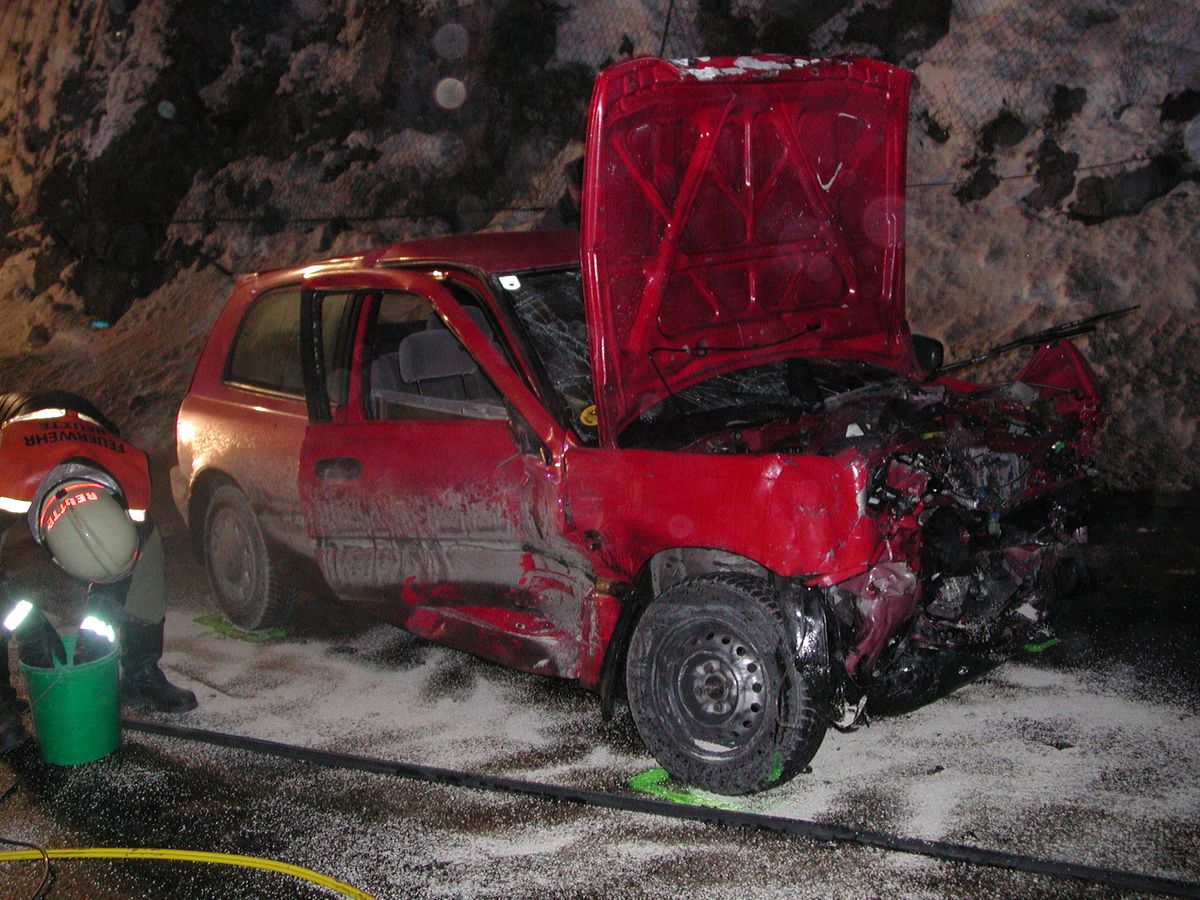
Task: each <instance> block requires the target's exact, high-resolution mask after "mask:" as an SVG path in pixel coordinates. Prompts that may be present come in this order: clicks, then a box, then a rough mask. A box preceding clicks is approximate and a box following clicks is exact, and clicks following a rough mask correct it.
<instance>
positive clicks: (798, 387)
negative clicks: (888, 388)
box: [498, 268, 897, 449]
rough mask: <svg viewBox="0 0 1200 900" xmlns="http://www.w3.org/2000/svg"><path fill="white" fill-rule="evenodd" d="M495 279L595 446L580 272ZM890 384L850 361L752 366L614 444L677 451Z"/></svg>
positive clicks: (684, 397) (682, 398)
mask: <svg viewBox="0 0 1200 900" xmlns="http://www.w3.org/2000/svg"><path fill="white" fill-rule="evenodd" d="M498 281H499V284H500V287H501V289H502V291H503V293H504V294H505V295H507V297H508V299H509V302H510V303H511V304H512V309H513V311H514V312H515V313H516V314H517V318H518V319H519V320H520V321H521V324H522V325H523V326H524V329H525V333H526V336H527V338H528V340H529V343H530V345H531V346H532V349H533V351H534V353H535V354H536V356H537V359H538V361H539V363H540V365H541V367H542V369H543V374H544V376H545V379H546V381H547V382H548V383H549V385H550V387H551V388H552V389H553V391H554V393H555V395H556V399H557V400H558V402H559V403H560V404H561V406H562V408H563V409H564V410H565V414H566V415H567V416H569V420H570V422H571V424H572V426H573V427H574V429H575V431H576V433H577V434H579V435H580V437H582V438H583V439H584V440H585V441H587V442H589V443H590V442H594V441H595V440H596V428H595V424H596V419H595V414H596V412H595V406H594V403H595V399H594V395H593V386H592V369H591V360H590V356H589V353H588V339H587V325H586V321H585V318H584V308H583V280H582V277H581V275H580V271H579V269H578V268H570V269H557V270H551V271H537V272H521V273H519V274H514V275H502V276H500V278H499V279H498ZM896 379H897V375H896V373H895V372H894V371H893V370H891V369H888V368H885V367H882V366H877V365H874V364H872V363H867V362H862V361H860V360H852V359H807V358H806V359H788V360H783V361H780V362H774V363H767V364H765V365H758V366H751V367H748V368H745V369H739V370H737V371H734V372H728V373H726V374H723V375H719V376H717V377H715V378H710V379H708V380H707V381H702V382H701V383H699V384H695V385H692V386H691V387H687V388H684V389H683V390H680V391H677V392H675V393H674V394H672V395H671V396H669V397H667V398H666V399H664V400H662V401H661V402H659V403H656V404H655V405H654V406H652V407H650V408H649V409H647V410H646V411H645V412H643V413H642V414H641V415H640V416H638V418H637V419H636V420H634V422H632V423H631V424H630V425H629V427H628V428H626V429H625V431H624V432H623V433H622V434H621V436H620V438H619V443H620V445H621V446H622V447H648V448H649V447H653V448H662V449H668V448H671V447H679V446H683V445H684V444H687V443H689V442H690V441H692V440H694V439H695V437H696V436H697V435H698V434H701V433H704V432H706V431H710V430H718V429H721V428H725V427H730V426H733V425H738V424H749V423H753V422H761V421H765V420H768V419H771V418H779V417H787V416H790V415H799V414H801V413H813V412H820V411H821V410H822V408H823V406H824V404H825V403H826V402H827V401H829V400H831V399H832V398H835V397H844V396H845V395H846V394H848V393H850V392H854V391H860V390H875V389H877V388H878V387H879V386H880V385H882V384H884V383H887V382H892V381H895V380H896Z"/></svg>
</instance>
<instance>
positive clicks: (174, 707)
mask: <svg viewBox="0 0 1200 900" xmlns="http://www.w3.org/2000/svg"><path fill="white" fill-rule="evenodd" d="M162 652H163V623H162V622H159V623H158V624H157V625H148V624H146V623H145V622H139V621H138V620H137V619H126V620H125V623H124V624H123V626H122V628H121V699H122V700H123V701H124V702H126V703H128V704H129V705H130V706H134V707H139V708H149V709H153V710H156V711H158V712H172V713H178V712H187V711H188V710H189V709H195V708H196V695H195V694H193V693H192V692H191V691H189V690H187V689H186V688H181V687H176V686H175V685H173V684H171V682H169V681H167V676H166V675H164V674H163V671H162V669H160V668H159V667H158V661H159V659H160V658H161V657H162Z"/></svg>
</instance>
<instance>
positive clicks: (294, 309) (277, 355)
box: [225, 288, 304, 397]
mask: <svg viewBox="0 0 1200 900" xmlns="http://www.w3.org/2000/svg"><path fill="white" fill-rule="evenodd" d="M225 380H226V381H234V382H237V383H238V384H246V385H251V386H253V387H259V388H265V389H267V390H272V391H279V392H280V393H284V394H294V395H296V396H298V397H303V396H304V380H303V378H302V377H301V375H300V291H299V290H296V289H293V288H285V289H283V290H279V291H273V292H271V293H269V294H264V295H263V296H261V297H259V298H258V299H257V300H255V301H254V303H253V304H252V305H251V306H250V308H249V309H248V310H247V311H246V317H245V318H244V319H242V325H241V328H239V329H238V335H237V338H236V340H235V341H234V344H233V350H232V352H231V353H230V354H229V363H228V365H227V366H226V369H225Z"/></svg>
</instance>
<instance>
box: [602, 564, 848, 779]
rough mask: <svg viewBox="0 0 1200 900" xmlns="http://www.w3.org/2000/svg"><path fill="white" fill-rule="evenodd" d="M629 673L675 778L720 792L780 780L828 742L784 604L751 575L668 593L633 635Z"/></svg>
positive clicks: (639, 715)
mask: <svg viewBox="0 0 1200 900" xmlns="http://www.w3.org/2000/svg"><path fill="white" fill-rule="evenodd" d="M625 675H626V689H627V693H628V696H629V707H630V710H631V712H632V713H633V719H634V722H635V723H636V725H637V728H638V732H639V733H640V734H641V736H642V740H643V741H644V742H645V743H646V746H647V748H648V749H649V750H650V752H651V753H653V754H654V756H655V758H656V759H657V760H658V761H659V763H660V764H661V765H662V766H663V768H665V769H666V770H667V772H669V773H670V774H671V775H672V776H673V777H675V778H677V779H679V780H680V781H684V782H687V783H688V784H691V785H695V786H697V787H701V788H705V789H707V790H710V791H714V792H716V793H720V794H749V793H753V792H755V791H760V790H763V789H765V788H769V787H773V786H774V785H777V784H782V783H783V782H785V781H787V780H788V779H790V778H792V777H793V776H794V775H796V774H797V773H798V772H800V771H801V770H803V769H804V767H805V766H807V765H808V762H809V760H811V759H812V757H813V755H814V754H815V753H816V752H817V748H818V747H820V745H821V741H822V739H823V738H824V736H825V730H826V727H827V721H826V715H825V713H824V710H823V709H821V708H819V704H818V703H817V701H816V694H817V690H816V685H814V684H810V683H809V682H808V681H807V680H806V679H805V677H804V676H803V675H802V673H801V671H800V670H799V669H798V667H797V665H796V659H795V651H794V650H793V649H792V646H791V641H790V640H789V634H788V629H787V625H786V621H785V616H784V612H783V608H782V606H781V604H780V602H779V598H778V596H777V595H776V593H775V592H774V591H773V590H772V589H771V588H770V587H769V586H768V585H766V584H765V583H763V582H762V581H761V580H760V579H758V578H754V577H752V576H749V575H740V574H732V573H718V574H712V575H701V576H698V577H696V578H690V579H688V580H686V581H682V582H680V583H678V584H676V585H674V586H672V587H670V588H668V589H667V590H666V591H664V592H663V593H662V594H661V595H660V596H659V597H658V598H657V599H656V600H655V601H654V602H653V603H652V604H650V606H649V608H648V609H647V610H646V612H645V614H644V615H643V616H642V618H641V620H640V621H639V622H638V625H637V627H636V628H635V630H634V633H633V638H632V640H631V641H630V646H629V653H628V656H627V660H626V669H625Z"/></svg>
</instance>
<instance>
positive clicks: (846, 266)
mask: <svg viewBox="0 0 1200 900" xmlns="http://www.w3.org/2000/svg"><path fill="white" fill-rule="evenodd" d="M908 85H909V74H908V73H907V72H905V71H904V70H902V69H898V68H895V67H893V66H889V65H886V64H884V63H879V62H876V61H873V60H866V59H857V58H854V59H846V60H837V61H820V62H817V61H810V60H797V59H793V58H788V57H759V58H755V59H744V58H743V59H725V60H706V61H703V62H700V63H691V62H690V61H689V63H686V64H685V63H669V62H666V61H663V60H659V59H655V58H645V57H643V58H637V59H633V60H630V61H628V62H625V63H622V64H619V65H615V66H612V67H610V68H608V69H606V70H605V71H604V72H602V73H601V75H600V76H599V78H598V79H597V81H596V87H595V90H594V92H593V96H592V107H591V113H590V121H589V131H588V154H587V169H586V173H585V181H586V183H585V186H584V191H585V195H584V196H585V198H586V202H585V203H584V208H583V247H584V250H583V253H584V278H585V292H586V295H587V309H588V316H589V319H590V322H589V325H590V329H591V331H592V334H593V335H594V337H595V342H594V345H593V352H594V362H593V368H594V373H595V382H596V386H597V391H596V398H597V407H598V412H599V418H600V435H601V441H602V442H603V443H605V444H606V445H610V446H611V445H612V444H613V443H614V442H615V440H616V436H617V435H619V434H620V432H621V431H622V430H623V429H624V428H625V426H626V425H628V424H629V422H630V421H631V420H632V419H633V418H634V417H635V416H637V415H638V414H639V413H641V412H642V411H643V410H645V409H646V408H647V407H649V406H651V405H653V404H654V403H656V402H658V401H659V400H661V399H662V398H663V397H664V396H666V395H667V394H668V393H670V392H674V391H678V390H679V389H680V388H682V387H686V386H687V385H690V384H695V383H696V382H698V381H701V380H703V379H706V378H710V377H712V376H714V375H718V374H720V373H721V372H724V371H730V370H732V369H736V368H742V367H744V366H747V365H753V364H755V363H760V362H767V361H771V360H775V359H784V358H787V357H791V356H796V355H798V354H806V353H813V354H820V355H826V356H830V355H840V356H847V357H857V358H864V359H872V360H876V361H879V362H884V363H887V364H890V365H893V366H895V367H897V368H903V369H906V370H910V371H911V369H912V367H913V359H912V350H911V340H910V338H909V336H908V332H907V326H906V325H905V319H904V296H903V291H904V277H903V271H904V260H903V251H904V183H905V179H904V165H905V134H906V126H907V108H908V105H907V97H908Z"/></svg>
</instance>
